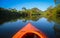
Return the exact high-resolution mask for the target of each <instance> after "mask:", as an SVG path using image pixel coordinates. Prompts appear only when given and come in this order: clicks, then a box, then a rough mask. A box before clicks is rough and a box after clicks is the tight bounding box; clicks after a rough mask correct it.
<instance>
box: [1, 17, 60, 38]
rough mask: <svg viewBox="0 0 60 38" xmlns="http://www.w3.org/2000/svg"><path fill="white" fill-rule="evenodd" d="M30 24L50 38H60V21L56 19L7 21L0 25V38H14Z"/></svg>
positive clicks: (42, 18) (40, 18)
mask: <svg viewBox="0 0 60 38" xmlns="http://www.w3.org/2000/svg"><path fill="white" fill-rule="evenodd" d="M28 22H30V23H32V24H33V26H35V27H36V28H38V29H39V30H41V31H42V32H43V33H45V35H47V37H48V38H59V37H60V21H58V20H56V19H54V20H53V19H52V20H51V19H48V18H45V17H39V18H33V19H32V18H24V19H23V18H19V19H15V20H10V21H5V22H3V23H2V24H0V38H12V36H13V35H14V34H15V33H16V32H17V31H19V30H20V29H21V28H23V27H24V26H25V25H26V24H27V23H28Z"/></svg>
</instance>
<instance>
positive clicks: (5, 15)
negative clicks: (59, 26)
mask: <svg viewBox="0 0 60 38" xmlns="http://www.w3.org/2000/svg"><path fill="white" fill-rule="evenodd" d="M39 17H46V18H48V20H53V21H57V19H58V22H59V19H60V4H59V5H56V6H55V7H52V6H50V7H48V8H47V10H45V11H41V10H40V9H38V8H36V7H35V8H32V9H26V8H25V7H23V8H22V10H19V11H18V10H16V9H15V8H14V9H11V8H9V9H5V8H1V7H0V24H2V23H3V22H5V21H10V20H12V19H13V20H14V19H17V18H19V19H25V20H34V19H36V20H37V19H38V18H39Z"/></svg>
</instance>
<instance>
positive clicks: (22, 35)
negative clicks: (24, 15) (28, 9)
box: [12, 23, 47, 38]
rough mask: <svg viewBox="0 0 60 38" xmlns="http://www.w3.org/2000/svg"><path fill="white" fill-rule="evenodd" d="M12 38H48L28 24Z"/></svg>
mask: <svg viewBox="0 0 60 38" xmlns="http://www.w3.org/2000/svg"><path fill="white" fill-rule="evenodd" d="M12 38H47V37H46V35H45V34H44V33H43V32H41V31H40V30H38V29H37V28H36V27H34V26H33V25H32V24H31V23H28V24H27V25H26V26H25V27H23V28H22V29H21V30H19V31H18V32H17V33H16V34H15V35H14V36H13V37H12Z"/></svg>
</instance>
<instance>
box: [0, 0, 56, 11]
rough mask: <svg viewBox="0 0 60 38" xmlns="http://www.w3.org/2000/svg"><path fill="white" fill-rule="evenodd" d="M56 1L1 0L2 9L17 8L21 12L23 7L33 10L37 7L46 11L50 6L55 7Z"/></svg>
mask: <svg viewBox="0 0 60 38" xmlns="http://www.w3.org/2000/svg"><path fill="white" fill-rule="evenodd" d="M54 5H55V4H54V0H0V7H3V8H16V9H17V10H21V9H22V7H26V8H27V9H31V8H33V7H37V8H38V9H40V10H43V11H44V10H46V9H47V8H48V7H49V6H54Z"/></svg>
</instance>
